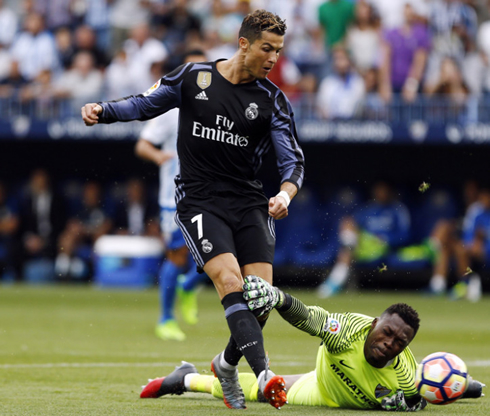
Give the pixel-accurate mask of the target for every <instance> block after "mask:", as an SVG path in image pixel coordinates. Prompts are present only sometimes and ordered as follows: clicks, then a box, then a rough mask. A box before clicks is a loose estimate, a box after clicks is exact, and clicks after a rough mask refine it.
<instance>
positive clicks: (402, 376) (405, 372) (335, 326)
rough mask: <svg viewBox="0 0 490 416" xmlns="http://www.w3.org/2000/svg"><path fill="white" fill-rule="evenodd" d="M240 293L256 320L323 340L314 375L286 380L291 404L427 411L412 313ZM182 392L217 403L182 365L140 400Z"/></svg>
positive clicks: (257, 283)
mask: <svg viewBox="0 0 490 416" xmlns="http://www.w3.org/2000/svg"><path fill="white" fill-rule="evenodd" d="M243 288H244V294H243V296H244V298H245V300H246V301H247V303H248V307H249V308H250V309H251V310H252V311H254V312H255V313H256V315H258V316H260V315H261V314H263V313H268V312H269V311H270V310H271V309H273V308H275V309H277V311H278V312H279V314H280V315H281V316H282V317H283V318H284V319H285V320H286V321H288V322H289V323H290V324H292V325H293V326H295V327H296V328H299V329H301V330H302V331H305V332H307V333H308V334H310V335H313V336H317V337H319V338H321V340H322V343H321V345H320V347H319V349H318V354H317V360H316V369H315V370H314V371H312V372H310V373H307V374H301V375H290V376H283V378H284V381H285V383H286V389H287V399H288V402H289V403H290V404H295V405H305V406H328V407H342V408H351V409H379V408H383V409H385V410H389V411H417V410H421V409H423V408H424V407H425V406H426V401H425V400H424V399H422V398H421V396H420V395H418V393H417V389H416V388H415V384H414V378H415V370H416V367H417V362H416V361H415V358H414V356H413V354H412V352H411V351H410V349H409V348H408V345H409V344H410V342H411V341H412V340H413V338H414V337H415V335H416V333H417V331H418V329H419V324H420V320H419V317H418V314H417V312H416V311H415V310H414V309H413V308H411V307H410V306H408V305H406V304H404V303H397V304H394V305H392V306H390V307H389V308H388V309H386V310H385V311H384V312H383V313H382V314H381V316H379V317H378V318H374V319H373V318H371V317H369V316H366V315H361V314H358V313H345V314H343V313H329V312H327V311H326V310H324V309H323V308H321V307H319V306H306V305H305V304H303V303H302V302H301V301H300V300H298V299H296V298H295V297H293V296H291V295H289V294H288V293H284V292H282V291H281V290H279V289H278V288H277V287H273V286H271V285H270V284H269V283H267V282H266V281H265V280H263V279H261V278H260V277H257V276H246V277H245V284H244V287H243ZM239 378H240V384H241V386H242V388H243V391H244V394H245V398H246V399H247V400H250V401H253V400H258V401H262V400H261V397H260V393H259V392H258V386H257V380H256V378H255V376H254V375H253V374H248V373H242V374H240V375H239ZM469 385H470V387H471V388H468V389H467V391H466V393H465V396H464V397H480V396H481V390H482V387H483V385H482V384H481V383H479V382H477V381H473V382H472V383H469ZM470 390H471V391H470ZM185 391H194V392H206V393H212V394H213V395H214V396H215V397H222V396H221V389H220V385H219V382H218V381H217V379H214V378H213V376H208V375H200V374H198V372H197V369H196V368H195V367H194V366H193V365H192V364H190V363H186V362H183V365H181V366H180V367H177V368H176V370H175V371H174V372H173V373H171V374H170V375H169V376H167V377H164V378H158V379H155V380H152V381H150V383H149V384H148V385H147V386H145V387H144V388H143V392H142V393H141V397H143V398H146V397H160V396H162V395H165V394H182V393H184V392H185Z"/></svg>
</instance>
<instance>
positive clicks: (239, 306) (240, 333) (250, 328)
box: [221, 292, 266, 377]
mask: <svg viewBox="0 0 490 416" xmlns="http://www.w3.org/2000/svg"><path fill="white" fill-rule="evenodd" d="M221 303H222V304H223V307H224V308H225V316H226V320H227V321H228V327H229V328H230V332H231V338H230V341H229V343H228V345H227V347H226V349H225V356H224V358H225V361H226V362H227V363H228V364H231V365H237V364H238V361H239V360H240V358H241V356H242V355H245V358H246V359H247V361H248V364H249V365H250V367H251V368H252V371H253V372H254V373H255V375H256V376H257V377H258V375H259V374H260V373H261V372H262V371H263V370H265V368H266V358H265V351H264V339H263V337H262V330H261V326H260V325H259V323H258V322H257V318H255V316H254V314H253V313H252V312H250V311H249V309H248V306H247V304H246V302H245V300H244V299H243V293H242V292H233V293H229V294H228V295H226V296H225V297H224V298H223V300H222V301H221Z"/></svg>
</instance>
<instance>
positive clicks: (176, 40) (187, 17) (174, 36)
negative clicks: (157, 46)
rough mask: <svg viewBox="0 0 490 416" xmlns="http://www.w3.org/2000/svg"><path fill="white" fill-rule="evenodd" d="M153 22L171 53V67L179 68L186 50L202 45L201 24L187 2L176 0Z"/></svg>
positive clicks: (185, 0)
mask: <svg viewBox="0 0 490 416" xmlns="http://www.w3.org/2000/svg"><path fill="white" fill-rule="evenodd" d="M224 17H226V16H224ZM153 20H154V24H155V25H156V26H157V30H158V36H159V37H160V38H161V39H162V40H163V42H164V44H165V46H166V47H167V48H168V51H169V53H170V56H169V59H170V62H169V64H170V65H171V66H175V67H176V66H178V64H179V62H180V61H181V59H182V55H183V54H184V52H185V50H186V49H192V48H193V47H196V46H199V45H200V43H201V22H200V21H199V20H198V19H197V17H195V16H194V15H193V14H191V13H190V11H189V8H188V7H187V0H174V1H173V2H172V5H171V7H170V10H168V11H167V12H166V13H165V14H163V15H160V16H155V17H154V19H153Z"/></svg>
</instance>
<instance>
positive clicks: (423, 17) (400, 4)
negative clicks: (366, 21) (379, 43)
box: [369, 0, 429, 30]
mask: <svg viewBox="0 0 490 416" xmlns="http://www.w3.org/2000/svg"><path fill="white" fill-rule="evenodd" d="M369 2H370V3H371V4H372V5H373V6H374V7H375V8H376V11H377V12H378V13H379V15H380V18H381V25H382V26H383V29H387V30H391V29H396V28H399V27H400V26H402V25H403V21H404V20H405V19H404V8H405V5H407V4H410V6H412V9H413V11H414V14H415V17H416V19H417V21H418V22H419V23H427V19H428V16H429V5H428V4H427V1H426V0H397V1H393V0H369Z"/></svg>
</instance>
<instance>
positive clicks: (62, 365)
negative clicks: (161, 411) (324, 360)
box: [0, 360, 490, 370]
mask: <svg viewBox="0 0 490 416" xmlns="http://www.w3.org/2000/svg"><path fill="white" fill-rule="evenodd" d="M175 364H176V363H175V362H171V363H168V362H158V363H44V364H41V363H40V364H0V369H4V370H7V369H11V368H98V367H165V366H169V367H172V366H174V365H175ZM194 364H195V365H196V366H197V367H204V368H207V366H209V362H207V361H206V362H204V361H203V362H195V363H194ZM280 365H281V366H283V367H301V366H305V365H308V364H307V363H306V362H301V361H288V362H281V363H280ZM466 365H467V366H468V368H470V369H471V368H472V367H490V360H475V361H467V362H466Z"/></svg>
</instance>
